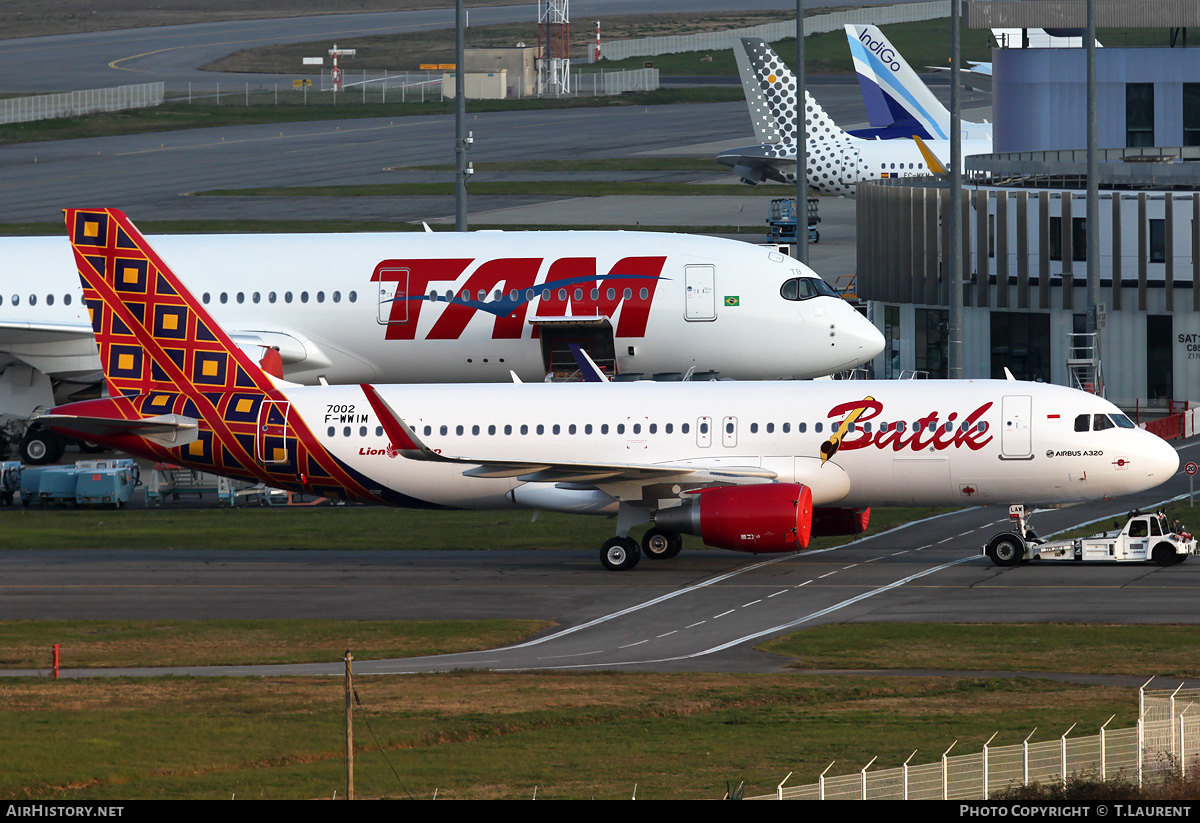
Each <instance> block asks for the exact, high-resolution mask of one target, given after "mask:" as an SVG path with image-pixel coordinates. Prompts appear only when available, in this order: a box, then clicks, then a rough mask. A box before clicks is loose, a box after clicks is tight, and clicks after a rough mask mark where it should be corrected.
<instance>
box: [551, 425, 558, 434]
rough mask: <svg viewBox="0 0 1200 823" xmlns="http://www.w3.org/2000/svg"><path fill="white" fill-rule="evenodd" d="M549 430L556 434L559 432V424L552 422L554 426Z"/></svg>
mask: <svg viewBox="0 0 1200 823" xmlns="http://www.w3.org/2000/svg"><path fill="white" fill-rule="evenodd" d="M551 431H552V432H554V433H555V434H558V432H559V426H558V424H557V423H555V424H554V428H552V429H551Z"/></svg>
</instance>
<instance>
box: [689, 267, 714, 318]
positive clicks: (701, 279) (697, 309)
mask: <svg viewBox="0 0 1200 823" xmlns="http://www.w3.org/2000/svg"><path fill="white" fill-rule="evenodd" d="M716 280H717V274H716V269H715V268H714V267H713V266H685V267H684V269H683V283H684V289H685V290H686V294H685V295H684V302H683V316H684V319H686V320H693V321H706V320H716V319H717V283H716Z"/></svg>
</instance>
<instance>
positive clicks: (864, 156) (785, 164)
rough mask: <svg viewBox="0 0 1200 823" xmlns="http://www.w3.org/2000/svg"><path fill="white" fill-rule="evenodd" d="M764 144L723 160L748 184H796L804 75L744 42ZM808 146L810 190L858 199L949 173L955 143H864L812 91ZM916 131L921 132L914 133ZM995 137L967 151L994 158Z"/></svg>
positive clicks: (744, 67) (739, 49) (761, 45)
mask: <svg viewBox="0 0 1200 823" xmlns="http://www.w3.org/2000/svg"><path fill="white" fill-rule="evenodd" d="M733 52H734V55H735V56H736V57H737V61H738V70H739V72H740V73H741V77H742V88H743V90H744V91H745V92H746V105H747V106H748V107H749V110H750V120H751V122H752V123H753V125H754V133H755V136H756V137H757V138H758V141H759V143H758V145H755V146H743V147H741V148H733V149H729V150H728V151H725V152H722V153H721V154H719V155H717V162H718V163H721V164H723V165H726V166H730V167H731V168H732V169H733V171H734V173H736V174H737V175H738V176H739V177H741V178H742V181H743V182H746V183H750V184H758V183H761V182H763V181H764V180H774V181H776V182H779V183H793V184H794V183H795V182H796V78H795V76H794V75H793V74H792V71H791V69H789V68H788V67H787V65H786V64H785V63H784V62H783V60H781V59H780V57H779V55H777V54H776V53H775V52H774V51H773V50H772V49H771V47H770V46H769V45H767V42H766V41H765V40H763V39H762V38H760V37H743V38H741V40H740V41H739V43H738V44H737V45H735V46H734V49H733ZM804 100H805V134H806V135H807V138H806V140H805V143H804V146H805V151H806V152H807V154H806V157H807V164H806V165H807V169H808V185H809V187H810V188H813V189H816V190H817V191H822V192H826V193H827V194H844V195H847V196H850V197H853V196H854V193H855V190H856V187H857V186H858V183H859V181H862V180H879V179H881V178H888V177H912V176H916V175H928V174H935V173H943V172H945V170H946V166H947V165H948V164H949V162H950V141H949V140H922V139H920V138H919V137H914V139H909V140H898V139H892V140H878V139H876V140H864V139H862V138H859V137H855V136H853V135H851V134H849V133H847V132H845V131H843V130H842V129H841V128H840V127H839V126H838V125H837V123H835V122H834V121H833V118H831V117H830V116H829V115H828V114H826V112H825V110H824V109H823V108H821V105H820V104H819V103H818V102H817V101H816V100H814V99H813V97H812V95H810V94H809V93H808V92H807V91H805V92H804ZM914 134H915V132H914ZM991 150H992V141H991V139H990V138H989V139H987V140H963V141H962V154H963V157H967V156H970V155H973V154H987V153H989V152H991Z"/></svg>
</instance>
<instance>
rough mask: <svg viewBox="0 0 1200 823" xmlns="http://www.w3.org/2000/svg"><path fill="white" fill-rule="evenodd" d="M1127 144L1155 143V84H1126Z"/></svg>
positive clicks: (1131, 145) (1150, 144)
mask: <svg viewBox="0 0 1200 823" xmlns="http://www.w3.org/2000/svg"><path fill="white" fill-rule="evenodd" d="M1125 145H1126V146H1129V147H1131V148H1132V147H1136V146H1153V145H1154V84H1153V83H1126V84H1125Z"/></svg>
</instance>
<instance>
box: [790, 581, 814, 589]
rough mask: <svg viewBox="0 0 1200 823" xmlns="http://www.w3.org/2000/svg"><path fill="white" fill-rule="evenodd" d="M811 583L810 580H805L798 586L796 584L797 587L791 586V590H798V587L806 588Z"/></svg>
mask: <svg viewBox="0 0 1200 823" xmlns="http://www.w3.org/2000/svg"><path fill="white" fill-rule="evenodd" d="M811 582H812V581H811V580H805V581H804V582H803V583H799V584H797V585H795V586H792V588H793V589H798V588H800V586H807V585H808V584H809V583H811Z"/></svg>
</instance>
